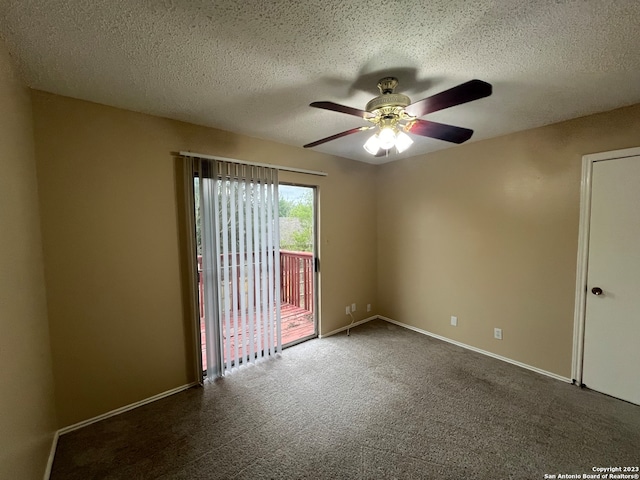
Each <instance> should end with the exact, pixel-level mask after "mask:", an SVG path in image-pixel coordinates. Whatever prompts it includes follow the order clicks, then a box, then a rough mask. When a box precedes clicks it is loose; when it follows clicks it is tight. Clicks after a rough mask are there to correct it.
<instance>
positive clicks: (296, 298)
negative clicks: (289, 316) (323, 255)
mask: <svg viewBox="0 0 640 480" xmlns="http://www.w3.org/2000/svg"><path fill="white" fill-rule="evenodd" d="M313 298H314V296H313V253H311V252H291V251H288V250H280V299H281V301H282V303H288V304H290V305H295V306H296V307H300V308H303V309H305V310H307V311H309V312H313Z"/></svg>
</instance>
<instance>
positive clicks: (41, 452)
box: [0, 42, 56, 480]
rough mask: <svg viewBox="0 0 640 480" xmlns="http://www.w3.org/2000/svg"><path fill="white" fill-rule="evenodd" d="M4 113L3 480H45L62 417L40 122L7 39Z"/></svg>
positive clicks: (0, 291)
mask: <svg viewBox="0 0 640 480" xmlns="http://www.w3.org/2000/svg"><path fill="white" fill-rule="evenodd" d="M0 111H1V112H2V114H1V115H0V232H1V233H0V479H11V480H19V479H35V478H38V479H40V478H42V475H43V473H44V470H45V466H46V463H47V458H48V455H49V450H50V449H51V442H52V440H53V432H54V430H55V423H56V420H55V412H54V401H53V376H52V372H51V353H50V348H49V327H48V324H47V312H46V298H45V285H44V272H43V263H42V244H41V239H40V224H39V218H38V198H37V184H36V172H35V159H34V153H33V124H32V117H31V102H30V98H29V92H28V90H27V89H26V88H25V87H23V86H22V85H21V83H20V81H19V79H18V78H17V77H16V75H15V74H14V71H13V68H12V66H11V61H10V58H9V54H8V53H7V51H6V49H5V47H4V45H3V44H2V43H1V42H0Z"/></svg>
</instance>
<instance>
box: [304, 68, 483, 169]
mask: <svg viewBox="0 0 640 480" xmlns="http://www.w3.org/2000/svg"><path fill="white" fill-rule="evenodd" d="M397 86H398V79H397V78H395V77H385V78H382V79H380V81H379V82H378V88H379V89H380V95H379V96H377V97H375V98H373V99H372V100H371V101H369V103H367V105H366V107H365V110H359V109H357V108H352V107H347V106H345V105H340V104H338V103H333V102H313V103H311V104H310V106H311V107H315V108H322V109H325V110H332V111H334V112H342V113H346V114H348V115H354V116H356V117H360V118H362V119H364V120H367V121H368V122H370V123H372V124H373V125H366V126H362V127H356V128H352V129H350V130H346V131H344V132H340V133H336V134H335V135H331V136H330V137H326V138H323V139H320V140H316V141H315V142H311V143H308V144H306V145H304V148H311V147H315V146H317V145H321V144H323V143H326V142H330V141H331V140H335V139H337V138H341V137H346V136H347V135H351V134H353V133H357V132H363V131H365V130H372V129H375V128H377V129H378V131H377V133H376V134H374V135H373V136H372V137H370V138H369V139H368V140H367V141H366V143H365V144H364V149H365V150H366V151H367V152H369V153H371V154H372V155H376V156H378V157H379V156H382V155H385V154H387V152H388V151H389V149H391V148H393V147H396V150H397V151H398V153H401V152H403V151H405V150H406V149H407V148H409V146H411V144H412V143H413V140H412V139H411V137H410V136H409V135H407V134H406V133H405V132H407V133H412V134H415V135H422V136H423V137H431V138H437V139H439V140H444V141H445V142H452V143H463V142H466V141H467V140H469V138H471V135H473V130H470V129H468V128H462V127H456V126H453V125H446V124H444V123H437V122H432V121H429V120H421V119H419V118H418V117H422V116H423V115H426V114H427V113H432V112H437V111H438V110H443V109H445V108H449V107H454V106H456V105H460V104H463V103H467V102H472V101H474V100H478V99H480V98H484V97H488V96H489V95H491V91H492V87H491V84H489V83H487V82H483V81H482V80H470V81H468V82H466V83H462V84H460V85H458V86H457V87H453V88H450V89H449V90H445V91H444V92H440V93H437V94H435V95H433V96H431V97H428V98H425V99H423V100H419V101H417V102H414V103H411V100H410V99H409V97H407V96H406V95H403V94H401V93H394V90H395V88H396V87H397Z"/></svg>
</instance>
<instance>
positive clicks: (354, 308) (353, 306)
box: [351, 303, 356, 312]
mask: <svg viewBox="0 0 640 480" xmlns="http://www.w3.org/2000/svg"><path fill="white" fill-rule="evenodd" d="M351 311H352V312H355V311H356V304H355V303H352V304H351Z"/></svg>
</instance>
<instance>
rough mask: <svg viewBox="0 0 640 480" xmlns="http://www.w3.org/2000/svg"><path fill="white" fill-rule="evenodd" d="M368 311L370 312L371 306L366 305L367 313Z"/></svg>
mask: <svg viewBox="0 0 640 480" xmlns="http://www.w3.org/2000/svg"><path fill="white" fill-rule="evenodd" d="M370 311H371V304H370V303H367V312H370Z"/></svg>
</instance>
